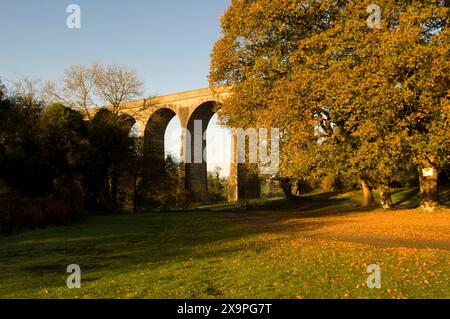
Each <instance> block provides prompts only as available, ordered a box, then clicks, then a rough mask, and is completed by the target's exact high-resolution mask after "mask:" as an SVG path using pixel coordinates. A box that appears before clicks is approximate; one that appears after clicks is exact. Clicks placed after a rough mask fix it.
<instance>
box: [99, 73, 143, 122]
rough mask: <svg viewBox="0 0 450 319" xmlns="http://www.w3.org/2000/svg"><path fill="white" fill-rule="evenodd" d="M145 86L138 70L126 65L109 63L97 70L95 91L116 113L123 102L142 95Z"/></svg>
mask: <svg viewBox="0 0 450 319" xmlns="http://www.w3.org/2000/svg"><path fill="white" fill-rule="evenodd" d="M143 86H144V83H143V82H142V80H140V79H139V77H138V76H137V74H136V71H135V70H133V69H130V68H129V67H127V66H126V65H109V66H106V67H101V68H99V69H98V72H96V81H95V92H96V94H97V96H98V97H99V98H101V99H102V100H103V101H104V102H105V103H106V104H108V105H110V106H111V107H112V111H113V112H114V113H116V114H117V113H119V111H120V108H121V107H122V106H123V103H126V102H129V101H132V100H137V99H139V98H141V97H142V95H143Z"/></svg>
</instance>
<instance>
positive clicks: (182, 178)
mask: <svg viewBox="0 0 450 319" xmlns="http://www.w3.org/2000/svg"><path fill="white" fill-rule="evenodd" d="M229 94H230V92H229V90H228V89H227V88H219V89H218V91H216V92H213V91H212V90H211V89H210V88H203V89H197V90H192V91H187V92H181V93H175V94H169V95H164V96H159V97H154V98H150V99H144V100H139V101H133V102H129V103H127V104H125V105H124V106H123V107H122V108H121V110H120V115H122V116H126V117H127V118H133V119H134V122H135V123H137V124H138V127H139V136H140V137H141V138H143V140H144V159H145V163H146V165H148V166H147V168H146V169H147V170H148V173H147V178H148V179H149V182H151V183H158V182H160V181H161V178H163V174H161V172H163V171H164V161H165V157H164V134H165V131H166V127H167V125H168V124H169V122H170V121H171V120H172V118H173V117H175V116H177V117H178V119H179V121H180V124H181V129H182V136H181V150H180V168H179V180H178V189H177V193H178V194H179V198H182V197H183V196H187V197H188V198H190V199H191V200H192V199H193V200H195V201H199V202H204V201H206V199H207V198H208V188H207V170H206V169H207V167H206V161H205V158H204V157H203V156H202V154H204V151H205V149H206V141H205V140H204V139H203V138H202V137H203V134H204V132H205V131H206V129H207V127H208V123H209V121H210V120H211V118H212V116H213V115H214V114H215V111H216V109H217V108H218V107H220V104H221V103H222V102H223V101H224V99H226V98H227V97H228V96H229ZM198 121H200V122H198ZM196 122H197V126H196ZM199 123H201V126H200V129H199V125H198V124H199ZM200 134H201V136H199V135H200ZM195 138H197V141H201V143H198V142H197V143H194V139H195ZM231 143H232V149H231V163H230V176H229V182H228V201H230V202H235V201H238V200H239V199H241V198H256V197H259V188H258V186H257V185H255V186H253V187H254V188H255V189H256V190H257V191H252V192H249V191H248V190H247V191H246V190H245V188H246V186H247V188H248V187H249V185H248V183H245V182H244V181H243V180H242V177H241V176H244V175H247V174H245V172H244V169H245V168H244V166H243V164H238V163H237V160H236V156H237V147H236V143H237V140H236V138H235V137H232V140H231ZM200 148H201V149H200ZM196 154H197V155H196ZM198 154H201V156H199V155H198ZM253 187H252V188H253Z"/></svg>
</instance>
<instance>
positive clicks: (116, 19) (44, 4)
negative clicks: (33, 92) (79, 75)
mask: <svg viewBox="0 0 450 319" xmlns="http://www.w3.org/2000/svg"><path fill="white" fill-rule="evenodd" d="M229 3H230V0H188V1H187V0H128V1H111V0H110V1H107V0H71V1H62V0H41V1H25V0H14V1H11V0H9V1H6V0H0V30H2V47H1V50H0V78H1V79H2V80H3V81H4V82H6V84H8V80H9V81H17V80H18V79H20V78H22V77H24V76H27V77H29V78H31V79H41V80H43V81H46V80H58V78H60V77H61V75H62V74H63V72H64V69H65V68H67V67H68V66H69V65H71V64H81V65H88V64H90V63H91V62H93V61H97V62H100V63H103V64H126V65H128V66H130V67H132V68H134V69H136V70H137V72H138V74H139V76H140V77H141V78H142V79H143V80H144V82H145V89H146V94H147V95H161V94H168V93H174V92H180V91H186V90H191V89H196V88H201V87H206V86H208V80H207V75H208V73H209V62H210V53H211V49H212V47H213V45H214V42H215V41H216V40H217V38H218V37H219V36H220V25H219V18H220V16H221V15H222V13H223V12H224V11H225V9H226V8H227V6H228V5H229ZM70 4H78V5H79V6H80V7H81V28H80V29H69V28H67V26H66V20H67V17H68V16H69V13H67V12H66V8H67V6H68V5H70ZM180 132H181V129H180V127H179V123H178V122H177V120H176V119H174V120H173V121H172V122H171V123H170V124H169V126H168V129H167V131H166V143H165V144H166V153H172V154H174V155H178V154H179V146H180V142H179V140H178V138H177V136H179V134H180ZM223 135H224V129H221V128H219V127H218V126H217V125H215V123H213V122H211V123H210V125H209V127H208V141H209V143H208V149H207V151H208V154H207V157H208V169H213V168H214V167H215V166H221V167H222V169H223V175H228V163H227V162H228V161H229V147H230V145H229V144H230V142H229V137H224V136H223ZM214 139H216V140H214Z"/></svg>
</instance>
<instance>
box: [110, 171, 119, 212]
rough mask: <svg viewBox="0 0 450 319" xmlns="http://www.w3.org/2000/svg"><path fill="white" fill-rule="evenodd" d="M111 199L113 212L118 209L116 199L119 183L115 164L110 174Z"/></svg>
mask: <svg viewBox="0 0 450 319" xmlns="http://www.w3.org/2000/svg"><path fill="white" fill-rule="evenodd" d="M111 175H112V176H111V201H112V206H113V210H114V212H116V211H117V209H118V201H117V191H118V184H119V176H118V172H117V168H116V165H113V169H112V174H111Z"/></svg>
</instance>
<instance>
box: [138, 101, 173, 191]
mask: <svg viewBox="0 0 450 319" xmlns="http://www.w3.org/2000/svg"><path fill="white" fill-rule="evenodd" d="M174 117H176V114H175V112H174V111H173V110H171V109H168V108H162V109H158V110H157V111H155V112H154V113H153V114H152V115H151V116H150V118H149V119H148V121H147V124H146V127H145V131H144V163H145V169H144V177H145V180H146V184H149V185H150V186H158V185H160V184H161V183H162V182H163V181H164V179H165V178H166V174H165V143H164V141H165V133H166V129H167V126H168V125H169V123H170V122H171V120H172V119H173V118H174Z"/></svg>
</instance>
